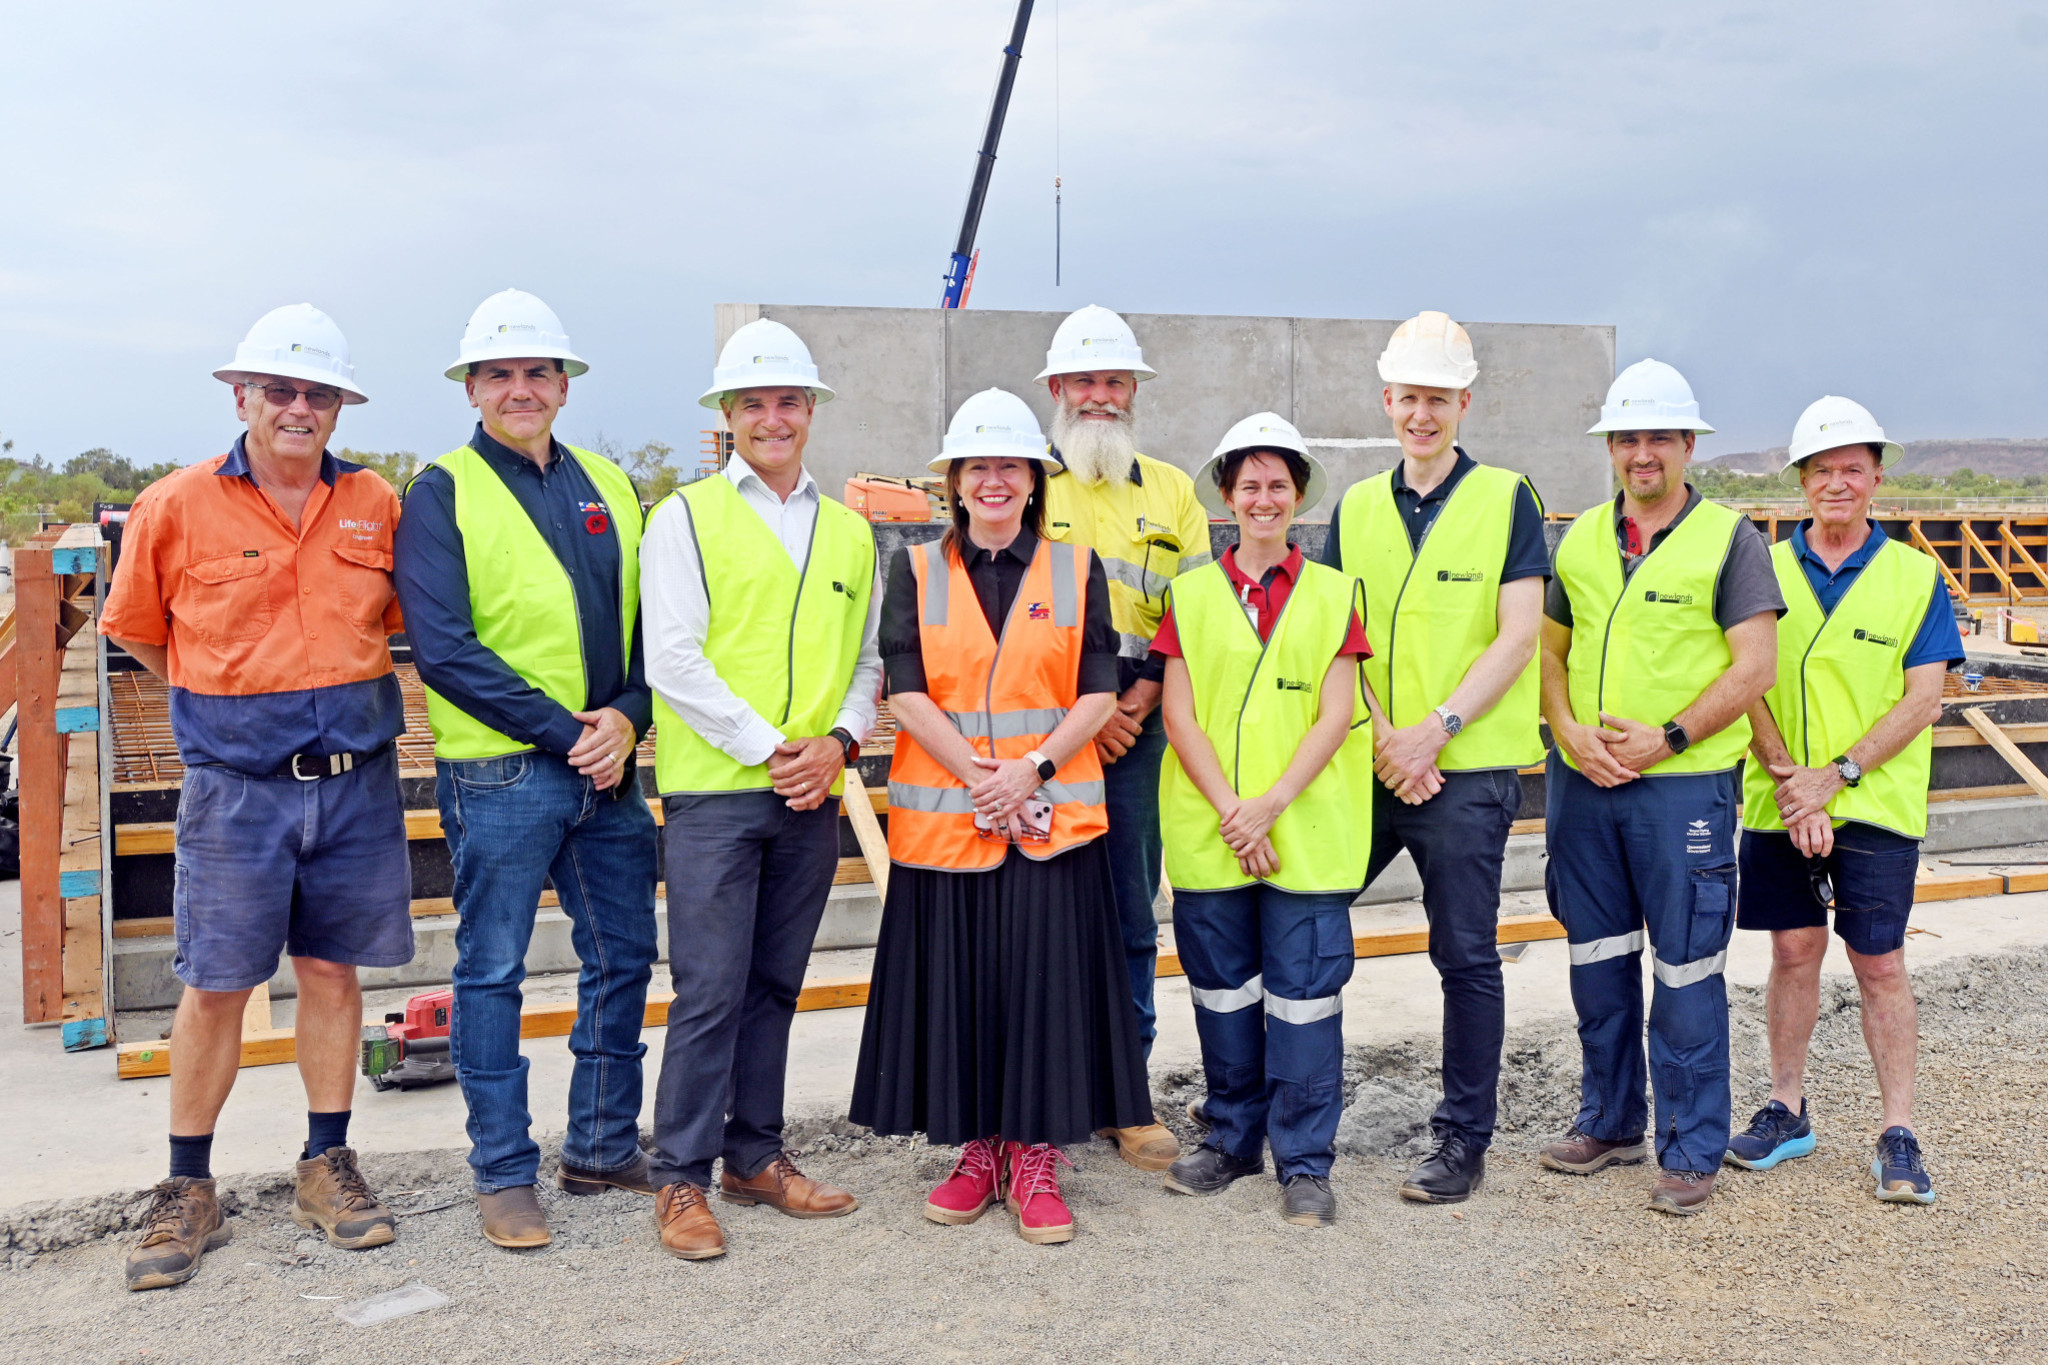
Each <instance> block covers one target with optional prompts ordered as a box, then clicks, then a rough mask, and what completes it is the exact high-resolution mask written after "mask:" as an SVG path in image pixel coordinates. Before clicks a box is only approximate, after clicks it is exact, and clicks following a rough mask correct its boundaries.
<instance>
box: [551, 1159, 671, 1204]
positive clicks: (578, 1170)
mask: <svg viewBox="0 0 2048 1365" xmlns="http://www.w3.org/2000/svg"><path fill="white" fill-rule="evenodd" d="M556 1179H557V1180H559V1181H560V1182H561V1186H562V1189H563V1190H564V1191H565V1192H567V1193H569V1194H603V1193H604V1192H605V1191H606V1190H613V1189H617V1190H627V1191H630V1192H631V1193H633V1194H647V1195H651V1194H653V1193H654V1192H655V1185H654V1174H653V1172H651V1171H649V1170H648V1169H647V1153H645V1152H636V1153H634V1156H633V1160H632V1162H631V1163H630V1164H628V1165H625V1166H621V1167H619V1168H618V1169H617V1170H616V1171H591V1170H585V1169H584V1168H583V1167H581V1166H572V1165H570V1164H569V1163H568V1162H567V1161H564V1162H563V1163H562V1170H561V1174H560V1175H558V1176H557V1177H556Z"/></svg>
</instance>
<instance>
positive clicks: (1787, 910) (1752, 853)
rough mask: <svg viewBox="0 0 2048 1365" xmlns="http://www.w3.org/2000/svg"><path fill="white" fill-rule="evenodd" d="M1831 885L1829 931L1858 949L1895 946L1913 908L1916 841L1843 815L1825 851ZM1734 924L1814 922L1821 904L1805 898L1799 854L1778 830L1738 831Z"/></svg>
mask: <svg viewBox="0 0 2048 1365" xmlns="http://www.w3.org/2000/svg"><path fill="white" fill-rule="evenodd" d="M1826 865H1827V870H1828V875H1829V876H1830V877H1831V878H1833V879H1834V885H1835V933H1837V934H1838V935H1840V936H1841V939H1842V942H1844V943H1846V944H1847V945H1849V949H1850V951H1851V952H1856V953H1861V954H1863V955H1864V956H1865V957H1876V956H1878V955H1879V954H1882V953H1893V952H1897V951H1898V950H1899V949H1900V948H1902V947H1904V946H1905V943H1906V917H1907V916H1908V915H1910V914H1911V913H1912V912H1913V878H1914V874H1916V873H1917V872H1918V871H1919V870H1920V841H1919V840H1917V839H1908V838H1907V837H1906V836H1905V835H1903V834H1894V833H1893V832H1892V831H1890V830H1888V829H1878V828H1876V827H1875V826H1872V825H1865V824H1861V823H1858V822H1856V821H1853V820H1852V821H1850V822H1848V823H1846V824H1843V825H1841V826H1839V827H1838V828H1837V829H1836V830H1835V851H1834V852H1832V853H1830V854H1829V855H1828V856H1827V859H1826ZM1738 886H1739V890H1738V893H1737V900H1736V910H1735V927H1736V928H1738V929H1820V928H1825V927H1826V926H1827V922H1828V916H1827V911H1825V910H1823V909H1821V908H1820V905H1819V904H1818V903H1817V902H1816V901H1815V900H1814V898H1813V890H1812V883H1811V880H1810V878H1809V876H1808V874H1807V867H1806V855H1805V854H1803V853H1801V852H1800V851H1799V850H1798V849H1797V848H1795V847H1794V846H1793V844H1792V836H1791V835H1789V834H1785V833H1782V832H1775V831H1774V832H1759V831H1757V830H1753V829H1746V830H1744V831H1742V858H1741V877H1740V881H1739V883H1738Z"/></svg>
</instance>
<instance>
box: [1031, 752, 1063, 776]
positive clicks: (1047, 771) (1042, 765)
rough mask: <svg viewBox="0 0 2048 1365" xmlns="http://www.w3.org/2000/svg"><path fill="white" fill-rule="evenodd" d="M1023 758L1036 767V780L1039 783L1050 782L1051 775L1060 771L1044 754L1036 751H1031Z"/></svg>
mask: <svg viewBox="0 0 2048 1365" xmlns="http://www.w3.org/2000/svg"><path fill="white" fill-rule="evenodd" d="M1024 757H1025V758H1026V759H1027V760H1029V761H1030V762H1032V763H1035V764H1037V765H1038V780H1039V781H1040V782H1050V781H1052V775H1053V774H1054V773H1056V772H1058V771H1059V770H1060V765H1059V764H1057V763H1055V762H1053V761H1052V760H1051V759H1049V758H1047V757H1046V756H1045V755H1044V754H1042V753H1040V752H1038V750H1036V749H1033V750H1032V751H1031V752H1030V753H1028V754H1026V755H1024Z"/></svg>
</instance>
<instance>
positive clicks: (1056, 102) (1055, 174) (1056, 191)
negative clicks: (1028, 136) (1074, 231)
mask: <svg viewBox="0 0 2048 1365" xmlns="http://www.w3.org/2000/svg"><path fill="white" fill-rule="evenodd" d="M1060 198H1061V196H1060V0H1052V287H1053V288H1055V289H1057V288H1059V287H1060Z"/></svg>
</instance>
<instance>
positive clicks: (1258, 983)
mask: <svg viewBox="0 0 2048 1365" xmlns="http://www.w3.org/2000/svg"><path fill="white" fill-rule="evenodd" d="M1188 994H1189V995H1192V996H1193V997H1194V998H1195V1004H1196V1006H1197V1007H1198V1008H1200V1009H1205V1010H1207V1011H1209V1013H1211V1014H1235V1013H1237V1012H1238V1011H1239V1010H1243V1009H1250V1008H1251V1007H1252V1006H1253V1005H1256V1004H1258V1003H1259V1001H1260V999H1261V998H1262V997H1264V995H1265V994H1266V978H1265V977H1264V976H1263V975H1260V976H1255V977H1253V978H1252V979H1251V980H1249V981H1247V982H1245V983H1244V984H1243V985H1242V986H1233V987H1231V988H1229V989H1227V990H1220V991H1205V990H1203V989H1202V988H1201V987H1200V986H1189V987H1188Z"/></svg>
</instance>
